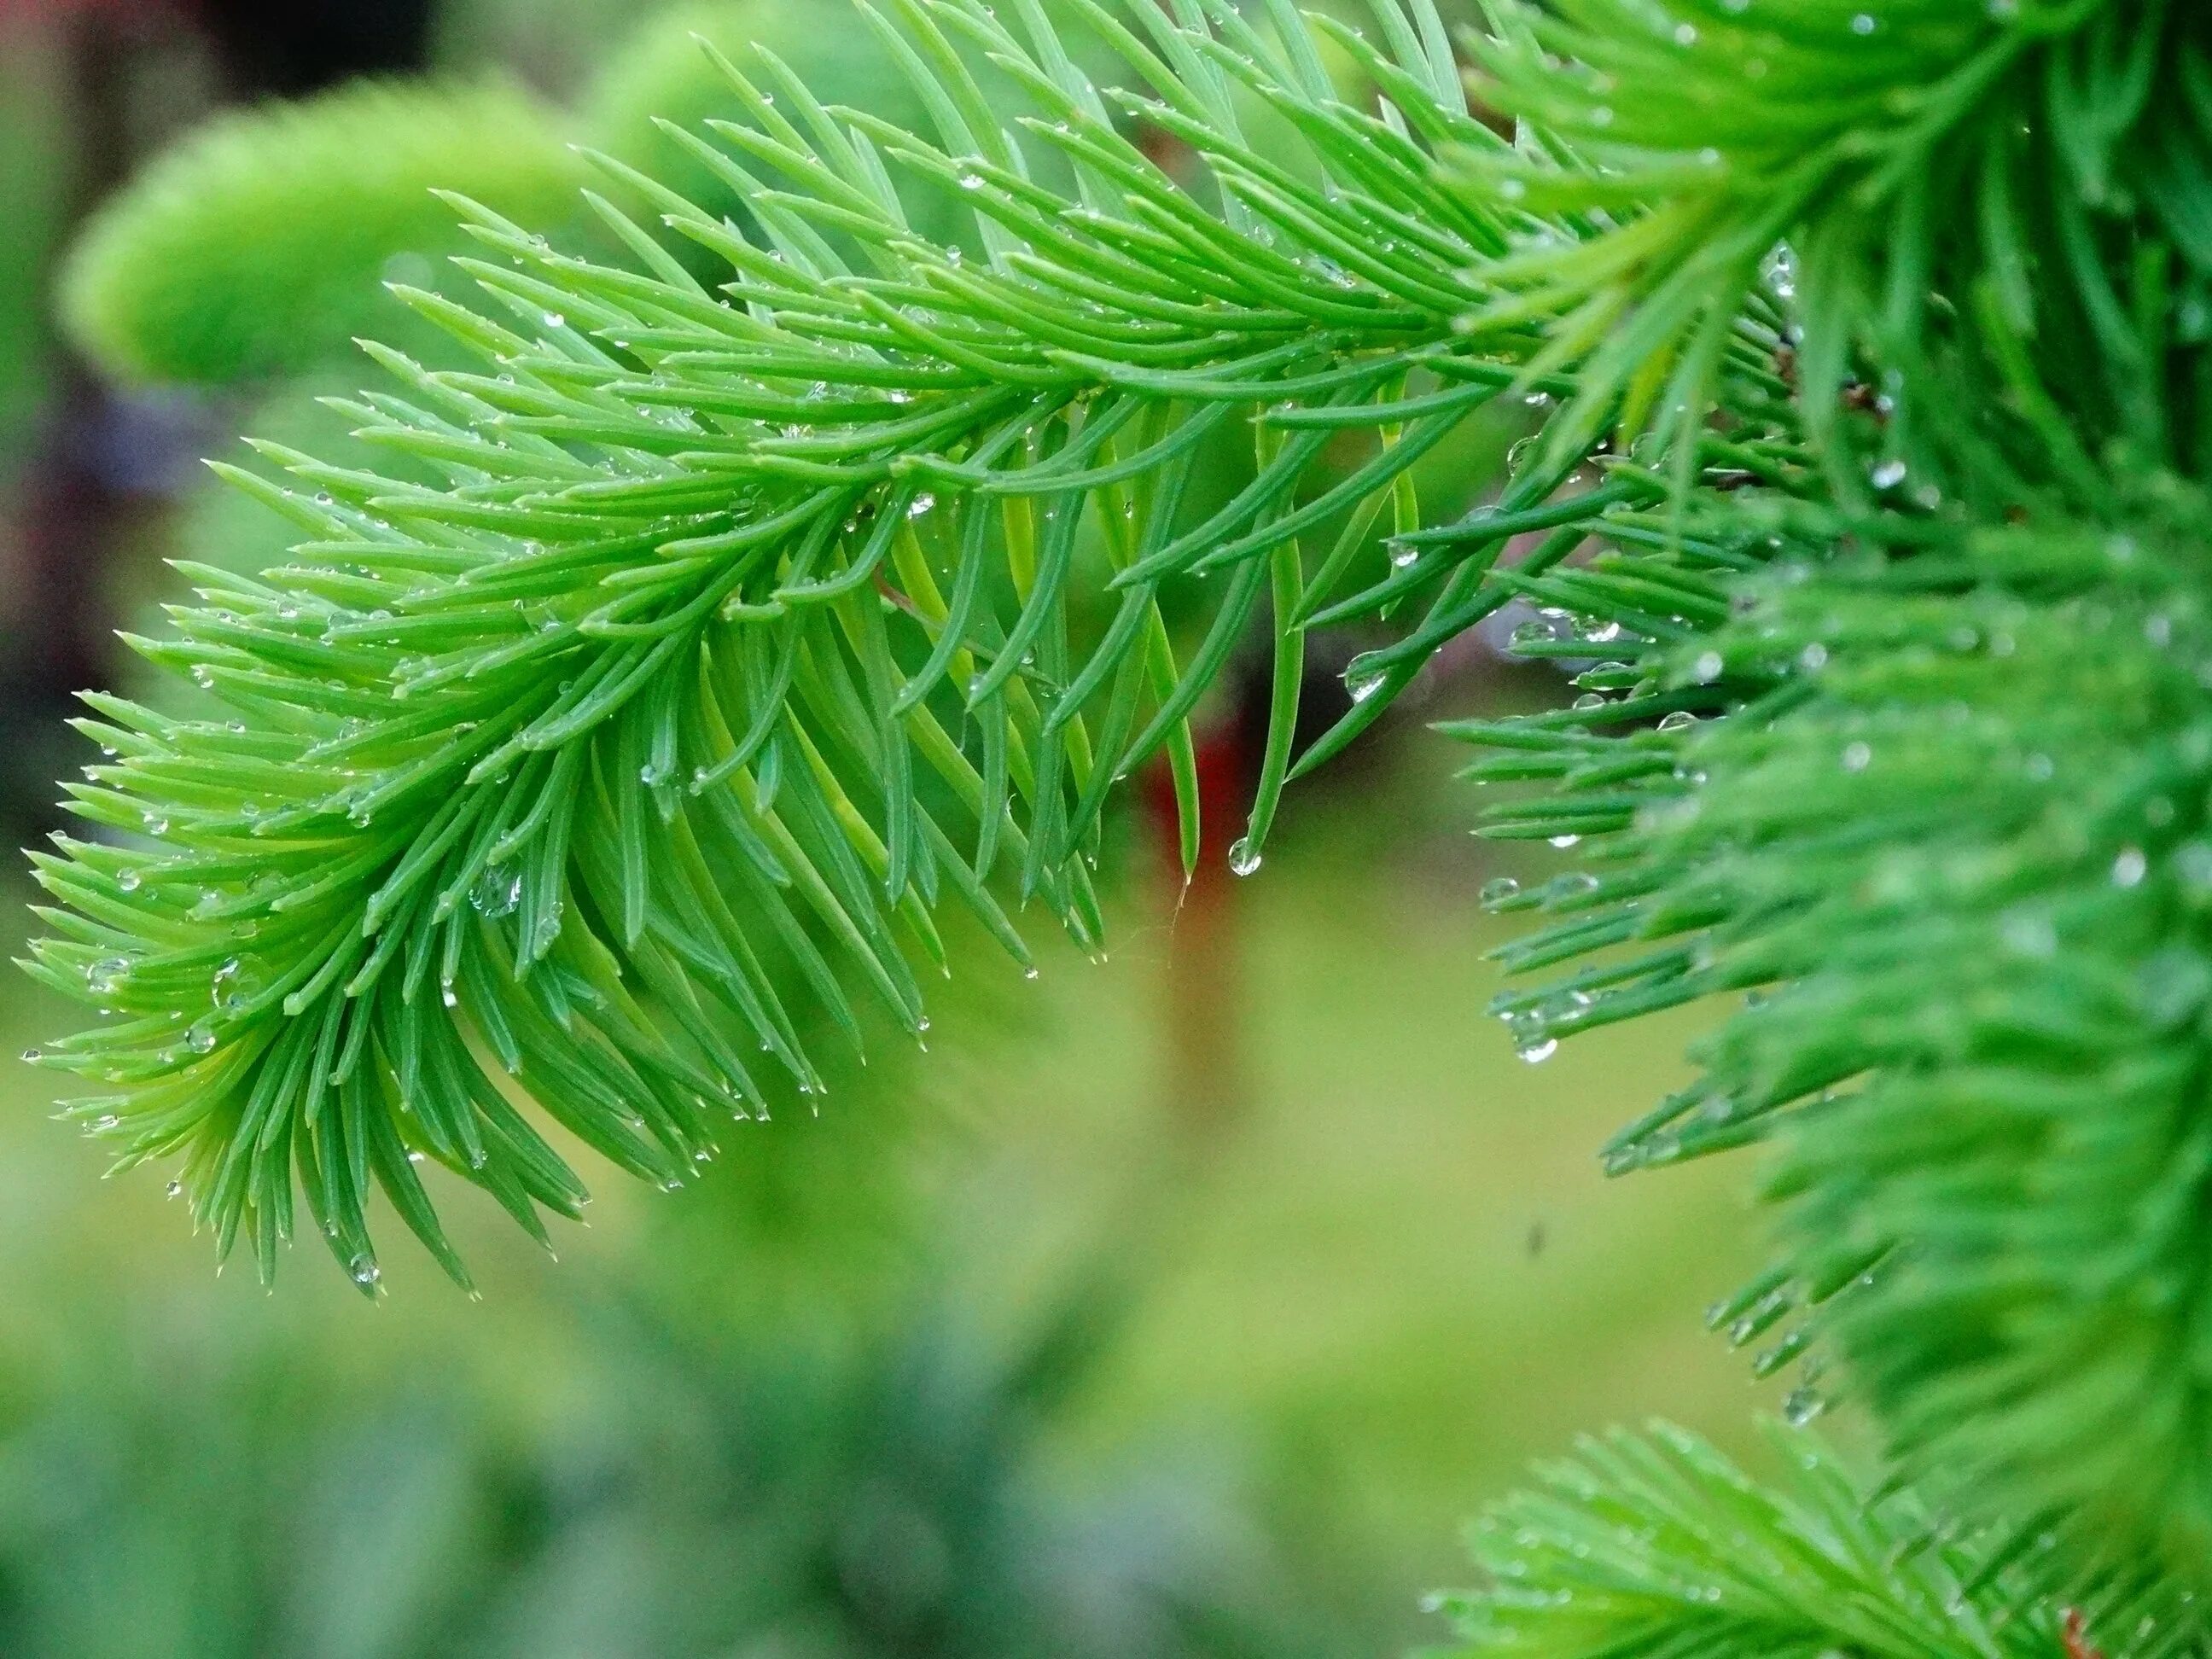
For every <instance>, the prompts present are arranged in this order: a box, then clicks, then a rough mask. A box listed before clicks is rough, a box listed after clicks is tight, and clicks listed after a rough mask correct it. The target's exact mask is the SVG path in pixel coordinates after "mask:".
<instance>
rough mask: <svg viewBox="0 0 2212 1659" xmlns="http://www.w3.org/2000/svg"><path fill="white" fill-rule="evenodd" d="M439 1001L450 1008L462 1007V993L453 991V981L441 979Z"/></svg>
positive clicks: (439, 982)
mask: <svg viewBox="0 0 2212 1659" xmlns="http://www.w3.org/2000/svg"><path fill="white" fill-rule="evenodd" d="M438 1000H440V1001H441V1002H442V1003H444V1004H445V1005H446V1006H447V1007H448V1008H454V1007H458V1006H460V1000H461V997H460V993H459V992H458V991H456V990H454V989H453V981H451V980H450V979H441V980H440V981H438Z"/></svg>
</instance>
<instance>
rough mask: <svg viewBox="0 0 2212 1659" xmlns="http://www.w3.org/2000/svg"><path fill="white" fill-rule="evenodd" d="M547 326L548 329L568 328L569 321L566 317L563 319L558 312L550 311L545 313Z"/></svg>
mask: <svg viewBox="0 0 2212 1659" xmlns="http://www.w3.org/2000/svg"><path fill="white" fill-rule="evenodd" d="M545 326H546V327H548V328H566V327H568V319H567V318H566V317H563V316H562V314H561V313H559V312H557V311H549V312H547V313H545Z"/></svg>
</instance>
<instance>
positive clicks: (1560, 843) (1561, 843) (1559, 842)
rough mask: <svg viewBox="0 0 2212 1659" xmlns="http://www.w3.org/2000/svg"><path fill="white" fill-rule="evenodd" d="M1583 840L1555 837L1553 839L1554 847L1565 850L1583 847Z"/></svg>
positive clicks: (1570, 837) (1576, 837)
mask: <svg viewBox="0 0 2212 1659" xmlns="http://www.w3.org/2000/svg"><path fill="white" fill-rule="evenodd" d="M1582 840H1583V838H1582V837H1581V836H1553V837H1552V845H1553V846H1554V847H1557V848H1562V849H1565V848H1569V847H1579V846H1581V845H1582Z"/></svg>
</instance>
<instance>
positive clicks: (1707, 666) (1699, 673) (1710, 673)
mask: <svg viewBox="0 0 2212 1659" xmlns="http://www.w3.org/2000/svg"><path fill="white" fill-rule="evenodd" d="M1727 667H1728V664H1727V662H1726V661H1725V660H1723V658H1722V656H1721V653H1719V652H1717V651H1707V652H1705V653H1701V654H1700V655H1699V658H1698V659H1697V661H1695V662H1693V663H1692V664H1691V665H1690V678H1692V679H1693V680H1695V681H1697V683H1698V684H1699V685H1711V684H1712V683H1713V682H1714V681H1715V680H1717V679H1718V678H1720V677H1721V675H1722V673H1723V671H1725V670H1726V669H1727Z"/></svg>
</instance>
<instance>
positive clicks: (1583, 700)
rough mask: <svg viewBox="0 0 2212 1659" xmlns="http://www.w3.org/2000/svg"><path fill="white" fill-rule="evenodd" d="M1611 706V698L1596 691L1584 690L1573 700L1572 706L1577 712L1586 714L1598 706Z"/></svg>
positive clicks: (1598, 707)
mask: <svg viewBox="0 0 2212 1659" xmlns="http://www.w3.org/2000/svg"><path fill="white" fill-rule="evenodd" d="M1611 707H1613V699H1612V698H1611V697H1608V696H1605V695H1604V694H1603V693H1602V692H1598V691H1585V692H1583V695H1582V696H1579V697H1577V698H1576V699H1575V701H1574V708H1575V710H1576V712H1577V713H1578V714H1590V713H1592V712H1594V711H1595V710H1597V709H1600V708H1611Z"/></svg>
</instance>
